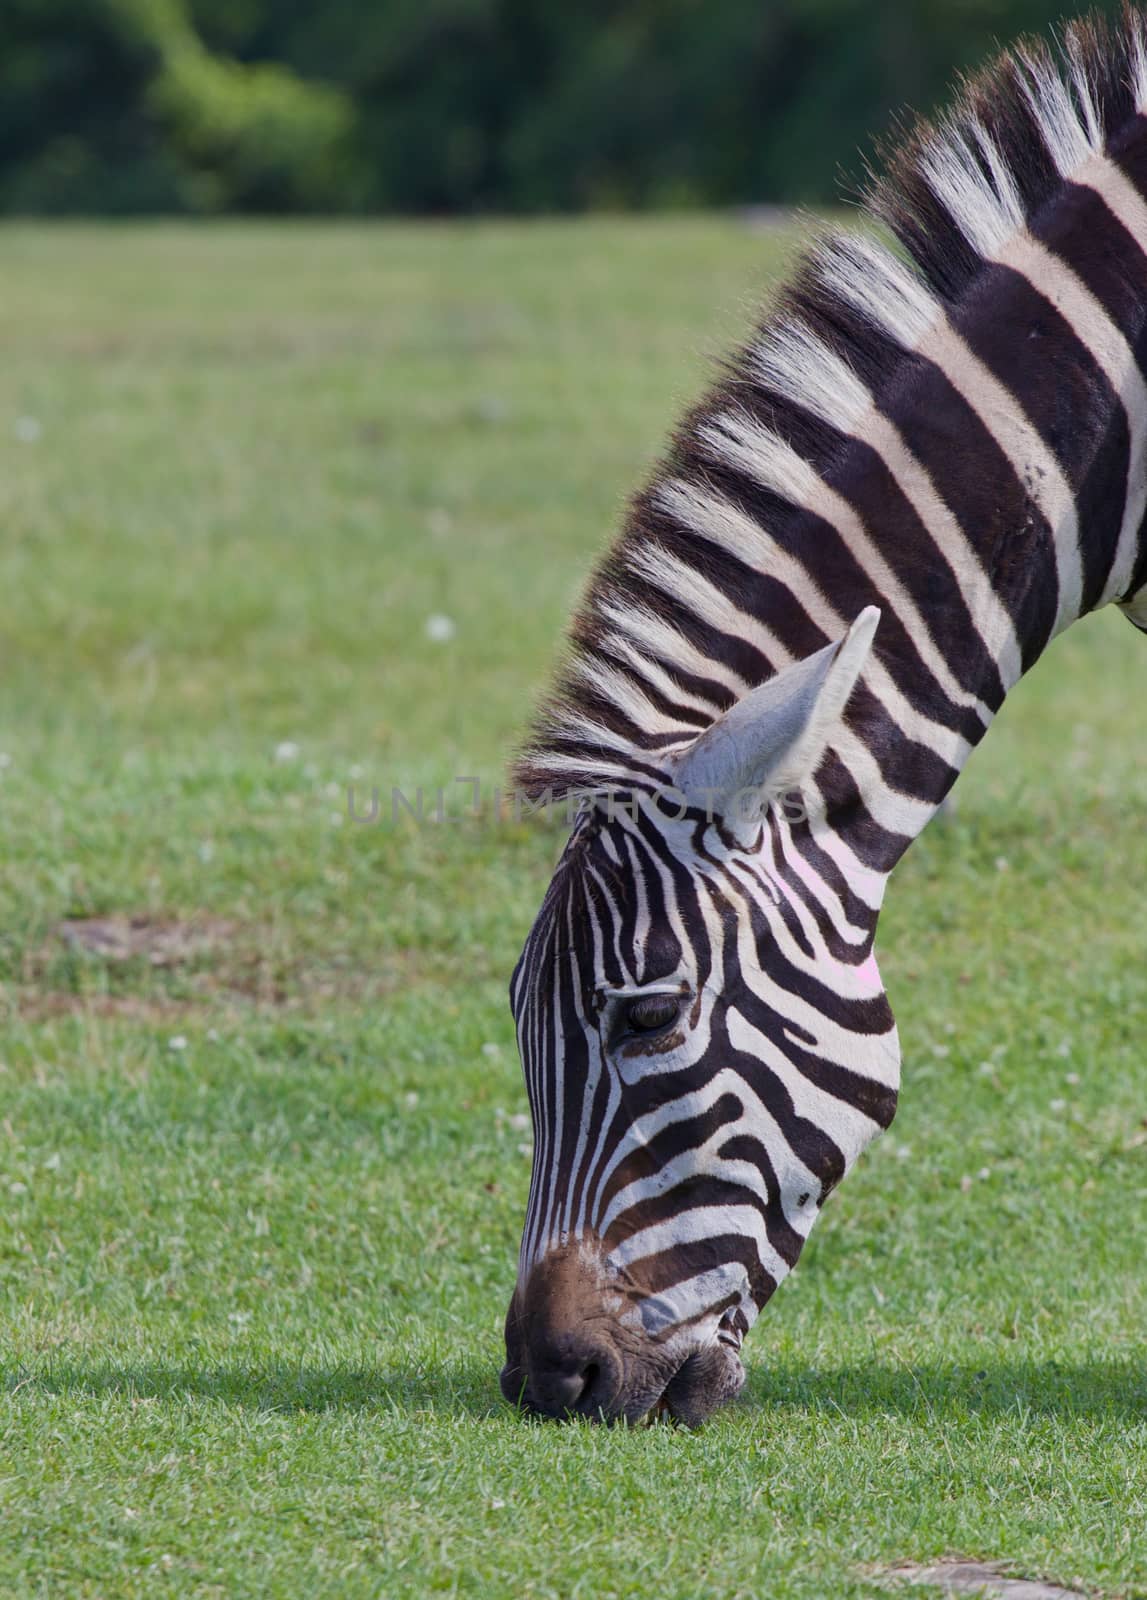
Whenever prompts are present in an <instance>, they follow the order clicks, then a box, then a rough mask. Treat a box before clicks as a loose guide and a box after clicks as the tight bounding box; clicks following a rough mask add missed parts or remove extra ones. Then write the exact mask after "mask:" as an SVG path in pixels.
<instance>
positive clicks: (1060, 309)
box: [678, 119, 1147, 872]
mask: <svg viewBox="0 0 1147 1600" xmlns="http://www.w3.org/2000/svg"><path fill="white" fill-rule="evenodd" d="M1145 128H1147V123H1144V121H1143V120H1142V119H1140V120H1139V121H1138V123H1137V124H1136V127H1135V129H1134V130H1133V136H1129V137H1128V138H1127V139H1126V140H1125V141H1124V143H1123V145H1122V147H1121V148H1119V149H1118V150H1117V152H1116V154H1109V155H1104V156H1094V157H1093V158H1091V159H1090V160H1089V161H1088V162H1087V163H1085V164H1084V166H1083V167H1082V168H1081V169H1080V170H1079V171H1078V172H1077V173H1076V174H1075V176H1074V179H1073V182H1072V184H1071V185H1069V186H1067V188H1066V189H1065V192H1064V193H1063V194H1062V195H1061V196H1060V198H1059V201H1058V203H1057V204H1056V205H1054V206H1052V207H1050V208H1047V209H1046V210H1045V212H1044V213H1041V214H1040V215H1039V216H1038V217H1037V218H1034V219H1032V220H1031V221H1030V222H1029V223H1028V225H1027V226H1025V227H1024V228H1023V229H1021V230H1019V231H1016V232H1014V233H1012V234H1011V235H1010V236H1008V237H1007V238H1006V240H1003V241H1002V242H1000V243H999V244H998V246H997V248H996V249H995V251H994V253H993V254H992V256H991V259H989V260H987V261H986V262H985V263H984V265H983V267H982V270H981V271H980V272H979V274H978V275H977V277H976V279H975V280H974V282H973V284H972V285H971V286H970V288H969V289H968V291H967V292H966V293H965V294H964V295H963V296H962V297H961V298H960V300H959V301H958V302H957V303H956V304H955V305H954V306H951V307H949V308H947V309H945V310H943V311H940V312H938V313H937V312H936V310H935V308H933V311H932V313H931V315H930V318H929V321H928V322H927V325H926V326H922V327H920V328H919V329H918V330H917V337H916V339H915V341H914V342H913V344H912V349H911V351H910V353H909V356H908V359H907V361H906V362H905V364H904V367H903V370H902V372H901V373H900V376H899V378H898V380H897V381H896V382H895V383H893V384H892V385H891V386H889V387H888V388H887V389H886V391H885V392H884V393H883V394H881V396H880V398H879V400H878V401H875V400H873V399H872V397H871V394H870V393H866V394H865V395H863V396H859V395H850V392H849V391H848V390H847V389H846V390H845V391H844V392H845V394H846V396H849V397H850V398H851V400H852V401H853V402H854V409H853V412H852V415H851V417H850V420H849V436H848V438H847V439H843V440H841V441H840V447H839V448H838V449H837V450H836V451H834V452H833V453H832V457H831V466H829V467H826V470H825V471H824V472H823V473H821V474H817V475H815V481H809V482H808V483H807V486H806V492H805V494H804V495H803V496H802V505H801V507H800V511H799V513H798V515H797V516H796V517H794V518H793V519H792V523H791V535H790V538H791V548H793V549H799V550H800V551H802V552H813V551H818V552H823V556H824V559H823V560H816V559H812V558H810V557H809V556H807V555H806V556H805V561H806V564H807V570H808V575H809V578H810V579H811V580H812V587H814V588H815V592H816V593H817V595H818V596H825V597H827V598H829V600H830V603H831V604H833V605H834V607H835V609H836V610H837V611H844V609H845V603H844V600H843V594H844V592H845V591H846V590H847V592H848V593H850V594H851V593H855V594H856V596H857V599H856V601H855V602H854V604H863V603H865V602H867V601H869V600H871V599H875V600H876V603H878V604H883V607H884V617H883V619H882V622H881V627H880V632H879V635H878V643H879V661H878V662H877V664H876V665H875V666H874V667H873V668H872V669H871V670H870V672H869V673H868V674H867V675H866V680H865V684H864V687H863V690H862V691H861V692H860V693H858V695H857V696H856V697H855V700H854V704H853V707H852V709H851V711H850V713H849V716H848V728H847V730H846V733H845V735H844V737H843V739H842V740H841V741H839V743H838V744H837V745H836V747H835V748H834V750H833V751H832V752H831V753H830V755H829V757H828V759H827V761H826V763H825V768H824V769H822V772H821V774H819V782H820V787H821V789H822V792H823V795H824V801H825V807H826V812H827V815H828V818H829V820H830V821H831V822H833V823H834V824H835V826H836V827H837V828H838V829H839V830H840V832H841V833H842V834H843V836H844V837H845V838H846V839H847V840H848V842H849V844H850V846H851V847H852V848H853V849H854V850H855V852H856V854H857V856H858V858H859V860H860V861H861V862H862V863H863V865H864V867H865V868H867V869H871V870H875V871H877V872H886V871H888V870H890V869H891V868H892V867H893V866H894V865H895V863H896V861H897V860H899V858H900V856H901V855H902V854H903V852H904V850H905V849H906V848H907V845H908V844H909V843H910V842H911V840H912V839H914V838H915V837H916V835H917V834H918V833H919V832H920V830H921V828H922V827H923V826H924V825H925V824H926V823H927V821H928V820H929V819H930V817H931V816H932V815H933V813H934V811H935V809H936V807H937V805H938V804H939V802H940V801H941V800H942V798H943V797H944V795H945V794H946V793H947V791H948V789H949V788H950V787H951V785H952V784H953V783H954V782H955V779H956V777H957V776H958V774H959V772H960V770H961V769H962V767H963V765H964V762H965V761H966V760H967V759H968V756H969V755H970V753H971V750H972V749H973V748H974V747H975V745H976V744H977V743H978V742H979V740H980V738H982V736H983V734H984V732H985V731H986V729H987V727H988V725H989V724H990V722H991V720H992V717H993V716H994V714H995V712H996V711H997V710H998V709H999V706H1000V704H1001V703H1002V701H1003V699H1004V696H1005V695H1006V694H1007V692H1008V691H1009V690H1010V688H1011V687H1012V685H1013V684H1014V683H1015V682H1016V681H1017V680H1018V678H1019V677H1020V676H1021V675H1022V674H1023V673H1024V672H1026V671H1027V670H1028V669H1029V668H1030V667H1031V666H1032V665H1034V663H1035V662H1036V661H1037V660H1038V658H1039V657H1040V655H1041V654H1042V652H1043V650H1044V649H1045V648H1046V646H1047V645H1048V643H1049V642H1050V641H1051V640H1052V639H1053V638H1054V637H1055V636H1056V635H1057V634H1059V633H1060V632H1062V631H1063V630H1064V629H1066V628H1067V627H1068V626H1070V625H1071V624H1072V623H1073V622H1075V621H1076V620H1077V619H1078V618H1079V617H1080V616H1082V615H1084V614H1086V613H1087V612H1090V611H1092V610H1094V609H1096V608H1098V607H1100V606H1103V605H1106V604H1108V603H1110V602H1113V601H1114V602H1117V603H1120V604H1121V605H1122V607H1123V609H1124V610H1125V612H1126V614H1127V615H1128V616H1129V618H1130V620H1132V621H1134V622H1136V623H1137V625H1138V626H1140V627H1143V626H1144V625H1145V624H1147V539H1145V537H1144V512H1145V507H1147V385H1145V383H1144V378H1143V370H1142V365H1141V362H1142V358H1143V357H1144V355H1145V354H1147V293H1145V289H1144V286H1145V285H1147V252H1145V246H1147V204H1145V202H1144V200H1143V198H1142V195H1141V193H1140V188H1141V187H1142V188H1143V189H1144V190H1147V133H1145V132H1144V129H1145ZM1116 155H1117V156H1118V159H1116ZM1133 180H1134V181H1133ZM818 356H819V359H820V360H821V362H822V364H823V365H824V368H825V370H824V371H823V372H822V374H821V376H822V378H827V377H828V376H829V368H830V367H832V366H833V365H834V364H836V363H838V352H836V351H833V350H831V349H830V348H828V347H827V346H825V347H823V348H822V349H821V350H820V351H819V352H818ZM832 376H833V378H834V380H835V381H836V382H837V383H839V381H840V378H841V373H840V372H839V371H837V370H834V371H833V373H832ZM806 381H807V380H806ZM837 392H838V394H839V392H840V390H839V388H838V391H837ZM720 432H721V434H722V435H723V439H722V443H721V450H720V454H721V457H722V468H723V471H724V472H725V474H726V476H725V478H724V481H723V484H722V486H721V488H722V491H723V494H724V497H725V499H726V500H727V501H729V502H733V501H739V502H740V504H741V505H742V507H743V508H744V509H745V510H748V511H749V512H750V513H751V514H754V515H755V517H756V516H761V515H762V514H763V512H764V509H765V508H764V506H763V505H761V504H759V503H758V504H757V505H756V506H755V507H754V506H752V505H751V503H747V502H746V499H745V488H744V486H745V484H746V483H749V484H751V483H753V482H754V481H755V482H757V483H759V482H760V480H761V477H762V476H763V473H762V471H761V461H762V450H765V449H766V447H765V444H764V441H763V440H761V439H759V438H757V439H754V437H753V434H752V430H751V428H750V427H748V426H746V425H745V424H744V423H739V424H738V426H737V427H736V428H735V429H734V428H733V427H732V426H731V425H730V424H729V423H728V422H723V423H722V425H721V428H720ZM769 470H770V471H773V470H774V468H773V464H772V463H770V464H769ZM678 503H680V501H679V502H678ZM693 520H694V522H696V520H697V519H696V515H695V514H694V518H693ZM806 592H809V591H808V590H806ZM834 594H838V595H840V596H841V597H842V598H840V599H835V600H833V599H832V597H833V596H834Z"/></svg>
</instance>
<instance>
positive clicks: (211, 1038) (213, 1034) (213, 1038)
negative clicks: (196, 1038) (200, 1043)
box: [205, 1028, 219, 1044]
mask: <svg viewBox="0 0 1147 1600" xmlns="http://www.w3.org/2000/svg"><path fill="white" fill-rule="evenodd" d="M205 1038H206V1039H207V1042H208V1044H218V1043H219V1029H218V1028H208V1030H207V1033H206V1035H205Z"/></svg>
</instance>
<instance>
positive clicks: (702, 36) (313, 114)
mask: <svg viewBox="0 0 1147 1600" xmlns="http://www.w3.org/2000/svg"><path fill="white" fill-rule="evenodd" d="M1106 9H1108V10H1111V9H1113V6H1111V5H1109V6H1107V7H1106ZM1060 14H1061V13H1060V7H1059V6H1058V5H1052V4H1049V0H0V209H3V210H5V211H7V212H39V213H45V212H46V213H53V212H57V213H60V212H79V213H113V214H114V213H120V214H125V213H140V212H224V211H262V212H308V211H318V212H348V213H379V212H412V213H451V212H462V213H472V212H483V211H510V212H529V211H552V210H580V209H584V208H589V207H601V206H605V207H649V206H680V205H700V204H704V205H723V204H731V203H743V202H750V201H776V202H790V201H798V200H799V201H807V202H821V201H826V200H832V199H836V198H840V196H841V194H842V193H843V192H846V191H847V190H848V188H849V187H850V185H851V184H854V183H855V180H856V179H857V177H858V176H859V174H860V171H861V159H860V157H859V156H858V155H857V153H856V152H857V151H858V150H859V149H863V148H865V147H866V146H868V145H869V144H870V140H871V138H872V136H873V135H874V134H879V133H882V132H884V131H887V129H888V128H889V126H890V124H891V123H892V121H893V119H894V118H895V116H896V115H897V114H898V113H899V112H900V111H901V110H903V108H905V107H907V106H913V107H917V108H920V109H927V108H928V107H930V106H932V105H933V104H935V103H936V102H937V101H938V100H939V99H942V98H943V96H944V95H945V93H946V90H947V87H948V84H949V83H950V81H951V78H952V75H953V73H954V72H956V71H958V70H961V69H966V68H969V67H974V66H975V65H976V64H977V63H978V62H980V61H982V60H983V58H984V57H985V56H986V55H987V54H988V53H989V52H990V51H991V50H992V49H993V47H994V46H995V44H996V43H997V42H998V41H1003V42H1007V41H1009V40H1010V39H1012V38H1013V37H1014V36H1015V35H1016V34H1018V33H1020V32H1023V31H1026V30H1041V29H1046V28H1047V26H1048V25H1049V24H1050V23H1053V22H1055V21H1056V20H1057V18H1058V17H1059V15H1060Z"/></svg>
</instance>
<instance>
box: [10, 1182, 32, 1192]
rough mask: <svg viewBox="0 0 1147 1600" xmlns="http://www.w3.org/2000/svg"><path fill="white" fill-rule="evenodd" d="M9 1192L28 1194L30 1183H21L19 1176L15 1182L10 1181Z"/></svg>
mask: <svg viewBox="0 0 1147 1600" xmlns="http://www.w3.org/2000/svg"><path fill="white" fill-rule="evenodd" d="M8 1193H9V1194H27V1193H28V1185H27V1184H26V1183H21V1182H20V1180H19V1178H17V1179H16V1181H15V1183H10V1184H9V1185H8Z"/></svg>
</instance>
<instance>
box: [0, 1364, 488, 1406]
mask: <svg viewBox="0 0 1147 1600" xmlns="http://www.w3.org/2000/svg"><path fill="white" fill-rule="evenodd" d="M497 1377H498V1374H497V1369H496V1368H494V1367H489V1368H487V1367H478V1366H477V1365H474V1366H468V1365H466V1364H463V1363H458V1364H456V1365H451V1364H445V1365H441V1366H433V1367H431V1366H426V1367H420V1366H416V1365H411V1366H410V1367H406V1368H403V1367H398V1368H387V1367H340V1366H330V1367H316V1366H292V1365H290V1364H288V1363H286V1362H283V1363H270V1364H254V1363H253V1364H251V1365H249V1366H248V1365H243V1364H229V1365H218V1366H214V1365H209V1364H204V1365H202V1366H197V1365H194V1364H192V1363H186V1364H181V1365H176V1364H171V1365H166V1364H164V1363H162V1362H140V1363H128V1364H124V1365H117V1364H114V1363H112V1362H107V1363H102V1364H93V1365H87V1364H83V1363H80V1362H76V1361H59V1362H53V1363H52V1364H51V1365H44V1366H43V1367H40V1368H38V1369H37V1368H36V1367H31V1366H30V1367H24V1368H20V1367H18V1366H15V1365H12V1366H7V1367H0V1394H6V1395H9V1396H12V1395H15V1394H16V1393H18V1392H27V1391H28V1390H32V1391H35V1392H38V1393H40V1394H58V1395H73V1396H75V1397H76V1398H77V1399H83V1398H85V1397H89V1398H90V1397H95V1396H103V1395H118V1396H121V1397H122V1398H123V1399H126V1400H130V1401H135V1402H138V1401H141V1400H142V1401H149V1400H168V1401H170V1400H187V1399H191V1400H207V1401H215V1402H217V1403H219V1404H220V1405H224V1406H227V1407H235V1408H239V1409H242V1410H248V1411H281V1412H299V1411H313V1412H320V1411H376V1412H378V1413H380V1414H383V1415H385V1414H392V1413H396V1414H402V1415H407V1416H409V1415H413V1414H416V1413H419V1412H426V1413H433V1412H441V1413H442V1414H444V1415H446V1416H451V1417H458V1416H472V1417H492V1416H496V1415H498V1414H500V1413H501V1414H504V1413H505V1412H506V1406H505V1404H504V1402H503V1401H502V1398H501V1395H500V1394H499V1392H498V1382H497Z"/></svg>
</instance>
